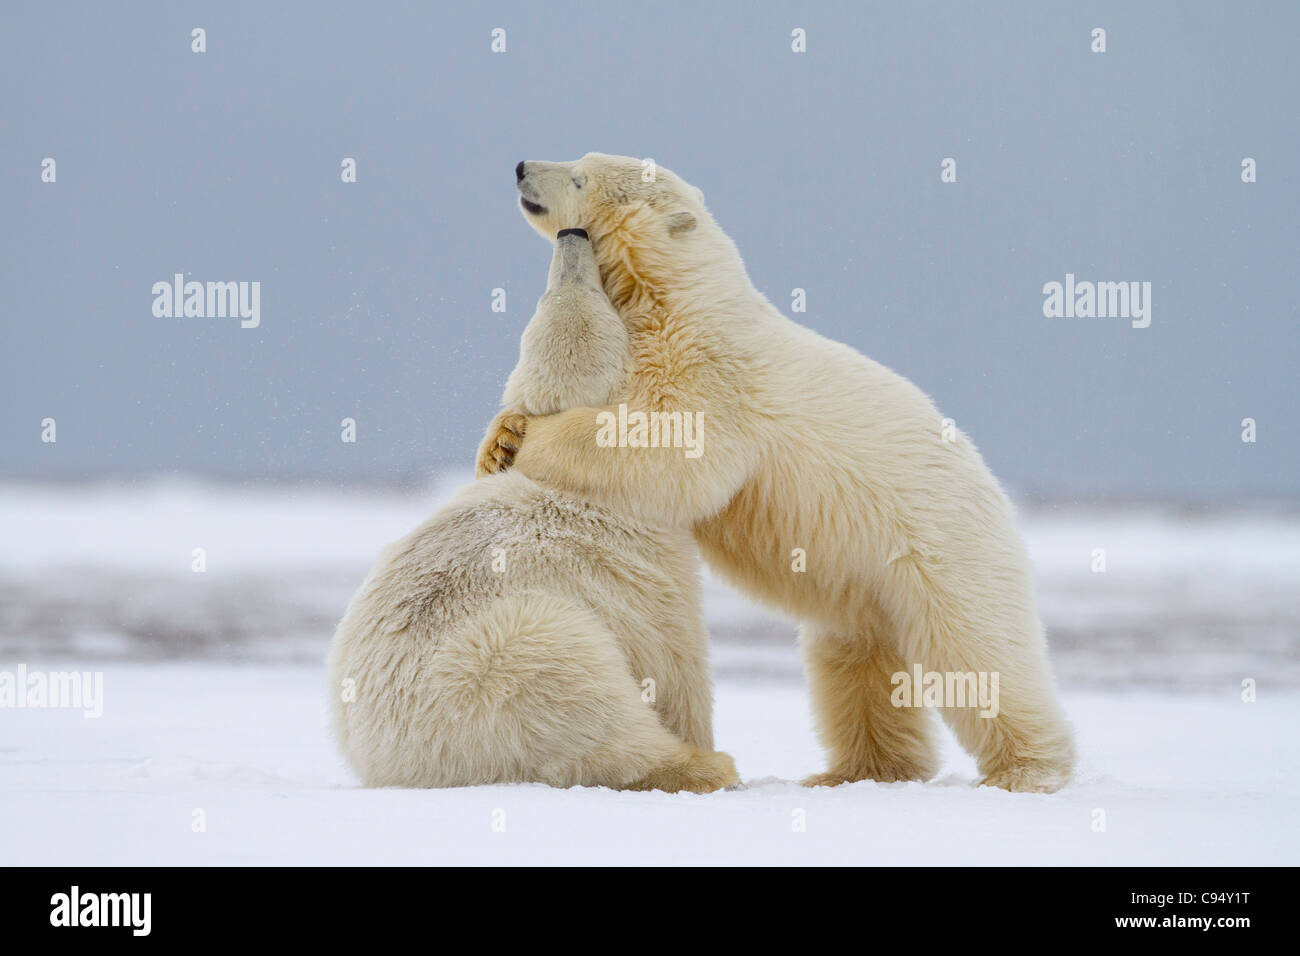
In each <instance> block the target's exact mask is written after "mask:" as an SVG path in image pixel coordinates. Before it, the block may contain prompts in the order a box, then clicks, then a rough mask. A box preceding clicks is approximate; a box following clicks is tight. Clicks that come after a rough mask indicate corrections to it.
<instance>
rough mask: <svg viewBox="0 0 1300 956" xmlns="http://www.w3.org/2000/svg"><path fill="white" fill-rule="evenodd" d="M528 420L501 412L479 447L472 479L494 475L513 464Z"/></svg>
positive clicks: (517, 415) (514, 414)
mask: <svg viewBox="0 0 1300 956" xmlns="http://www.w3.org/2000/svg"><path fill="white" fill-rule="evenodd" d="M527 424H528V419H527V418H526V417H525V416H523V415H520V414H518V413H517V412H501V413H500V414H499V415H497V417H496V418H494V419H492V424H491V425H489V426H488V430H487V435H485V436H484V438H483V444H482V445H480V446H479V451H478V460H477V461H476V462H475V465H474V477H476V478H482V477H483V476H484V475H495V474H496V473H497V472H499V471H505V470H506V469H507V468H509V467H510V466H511V465H513V464H514V461H515V455H516V454H518V452H519V448H520V446H521V445H523V442H524V429H525V427H526V426H527Z"/></svg>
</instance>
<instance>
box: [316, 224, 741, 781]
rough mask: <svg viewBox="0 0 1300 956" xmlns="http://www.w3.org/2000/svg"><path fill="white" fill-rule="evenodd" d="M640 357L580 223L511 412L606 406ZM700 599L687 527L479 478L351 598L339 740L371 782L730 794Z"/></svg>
mask: <svg viewBox="0 0 1300 956" xmlns="http://www.w3.org/2000/svg"><path fill="white" fill-rule="evenodd" d="M627 361H628V341H627V332H626V330H625V329H624V328H623V323H622V320H621V319H620V318H619V316H618V314H617V313H616V312H614V310H613V309H612V308H611V306H610V305H609V302H608V300H607V299H606V298H605V295H604V293H603V292H602V291H601V288H600V277H599V275H598V273H597V271H596V265H595V260H594V258H593V256H592V252H591V245H590V243H589V242H588V241H587V236H586V233H585V232H583V231H582V230H580V229H576V230H564V231H562V232H560V233H559V235H558V237H557V239H556V245H555V252H554V256H553V257H552V262H551V272H550V277H549V281H548V284H547V292H546V294H545V295H544V296H543V297H542V299H541V301H540V302H539V303H538V307H537V312H536V314H535V315H534V316H533V319H532V321H531V322H530V323H529V325H528V328H527V330H526V331H525V332H524V336H523V340H522V344H521V348H520V359H519V365H518V367H517V368H516V369H515V370H514V372H513V373H512V374H511V376H510V379H509V382H508V383H507V386H506V392H505V401H504V405H505V408H506V409H507V411H510V412H515V413H523V414H527V415H542V414H549V413H554V412H557V411H560V410H562V409H563V408H566V407H568V406H569V405H573V404H578V405H581V404H600V403H602V402H605V401H607V400H608V399H609V398H610V397H611V396H612V395H613V394H614V393H615V392H617V390H618V389H619V388H620V387H621V385H622V381H623V378H624V376H625V366H626V364H627ZM503 420H507V421H508V420H509V416H506V417H505V418H504V419H503ZM507 444H509V442H508V441H507ZM700 601H701V598H700V586H699V567H698V558H697V552H696V548H695V546H694V543H693V541H692V540H691V535H690V532H689V531H688V530H685V529H680V528H672V527H669V526H654V525H649V524H647V523H645V522H641V521H637V520H634V519H633V518H631V517H629V516H628V515H625V514H621V513H619V512H617V511H616V510H613V509H608V508H603V507H599V506H596V505H593V504H590V503H587V502H584V501H581V500H579V499H576V498H573V497H570V496H567V495H564V494H562V493H559V492H555V491H550V490H547V489H545V488H542V487H541V486H540V485H537V484H535V483H534V482H532V481H530V480H529V479H528V478H526V477H524V476H523V475H522V474H519V473H517V472H515V473H510V474H502V475H496V476H493V477H490V478H484V479H482V480H480V481H476V482H474V483H473V484H472V485H469V486H468V487H466V488H462V489H461V490H460V491H459V492H458V493H457V494H456V495H455V496H454V497H453V499H452V500H451V501H450V503H448V504H447V505H446V506H445V507H444V508H442V509H441V510H440V511H439V512H438V513H437V514H435V515H434V516H433V517H432V518H430V519H429V520H428V521H427V522H425V523H424V524H423V525H422V526H420V527H419V528H417V529H416V530H415V531H413V532H412V533H411V534H409V535H407V536H406V537H405V538H403V539H402V540H401V541H398V542H397V543H396V544H394V545H391V546H390V547H388V548H387V549H386V550H385V551H384V552H383V553H382V554H381V556H380V558H379V561H378V563H377V564H376V565H375V567H374V569H373V570H372V571H371V573H370V576H369V577H368V578H367V579H366V581H365V583H364V584H362V586H361V588H360V590H359V591H358V592H357V594H356V596H355V597H354V598H353V599H352V603H351V604H350V605H349V606H348V609H347V612H346V614H345V615H344V617H343V620H342V622H341V623H340V624H339V626H338V630H337V632H336V633H335V635H334V642H333V645H332V647H331V649H330V653H329V674H330V683H331V688H332V692H333V697H334V728H335V733H336V736H337V738H338V742H339V745H340V747H341V749H342V751H343V753H344V755H345V756H346V757H347V760H348V762H349V763H350V764H351V766H352V767H353V769H354V770H355V771H356V772H357V774H358V775H359V776H360V777H361V779H362V781H364V783H365V784H366V785H367V786H403V787H456V786H469V785H473V784H487V783H505V782H512V781H513V782H524V781H533V782H540V783H547V784H550V785H552V786H556V787H570V786H606V787H617V788H627V789H658V790H669V791H677V790H691V791H697V792H704V791H709V790H716V789H718V788H720V787H725V786H728V785H730V784H733V783H735V782H736V780H737V777H736V770H735V765H734V764H733V763H732V760H731V758H730V757H729V756H728V755H726V754H724V753H715V752H713V731H712V686H711V681H710V677H709V665H708V635H707V633H706V631H705V627H704V620H703V613H702V611H701V603H700ZM651 681H652V682H653V683H652V684H651V683H649V682H651ZM649 689H653V694H651V695H649V696H651V697H652V698H653V706H652V705H651V704H648V703H646V702H645V701H644V700H643V696H642V695H643V691H645V690H649Z"/></svg>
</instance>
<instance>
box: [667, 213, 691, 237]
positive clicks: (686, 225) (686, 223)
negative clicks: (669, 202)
mask: <svg viewBox="0 0 1300 956" xmlns="http://www.w3.org/2000/svg"><path fill="white" fill-rule="evenodd" d="M695 226H696V222H695V215H694V213H689V212H685V211H683V212H675V213H673V214H672V215H671V216H669V217H668V235H670V236H673V237H676V236H680V235H682V234H684V233H687V232H690V231H691V230H692V229H694V228H695Z"/></svg>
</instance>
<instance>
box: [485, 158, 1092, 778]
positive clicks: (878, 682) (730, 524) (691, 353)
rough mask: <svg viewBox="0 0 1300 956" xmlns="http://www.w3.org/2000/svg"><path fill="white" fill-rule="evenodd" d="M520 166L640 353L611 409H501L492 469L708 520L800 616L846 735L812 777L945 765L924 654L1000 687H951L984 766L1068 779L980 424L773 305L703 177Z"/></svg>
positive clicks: (712, 551) (752, 584)
mask: <svg viewBox="0 0 1300 956" xmlns="http://www.w3.org/2000/svg"><path fill="white" fill-rule="evenodd" d="M515 176H516V181H517V186H518V190H519V195H520V199H519V201H520V205H521V206H522V209H523V214H524V217H525V219H526V220H527V221H528V222H529V223H530V224H531V225H532V226H533V227H535V228H536V229H537V230H538V231H539V232H541V233H542V234H543V235H550V234H551V233H552V232H553V231H554V228H555V226H556V224H557V223H578V224H579V225H581V226H583V227H584V228H586V229H587V231H588V232H589V233H590V237H591V242H592V244H593V246H594V247H595V252H596V259H597V262H598V264H599V267H600V274H601V279H602V283H603V285H604V288H605V291H606V292H607V294H608V295H609V297H610V300H611V301H612V302H613V304H614V306H615V307H616V308H617V309H618V310H619V312H620V313H621V314H622V316H623V319H624V322H625V323H626V325H627V327H628V329H629V332H630V334H631V336H632V349H631V354H632V356H633V359H634V361H633V367H632V370H631V374H630V375H629V376H628V378H627V380H626V384H625V386H624V388H623V390H622V392H621V393H620V394H619V395H618V396H617V398H616V399H615V401H613V402H610V403H607V405H606V406H604V407H589V408H576V407H575V408H570V409H568V410H567V411H564V412H561V413H560V414H557V415H549V416H543V417H526V418H525V419H523V420H519V419H513V420H511V422H510V430H509V431H508V432H507V431H505V430H504V429H503V423H502V420H501V419H498V420H497V421H494V422H493V423H492V424H491V425H490V426H489V429H488V434H487V435H486V436H485V439H484V445H483V447H484V449H488V450H489V451H488V452H487V453H481V454H480V458H479V468H480V470H481V471H492V470H494V469H499V468H501V467H511V462H512V461H513V467H514V468H515V469H517V470H518V471H521V472H523V473H524V474H526V475H528V476H529V477H530V478H532V479H534V480H536V481H538V482H540V483H541V484H543V485H545V486H546V487H548V488H553V489H556V490H558V491H562V492H568V493H574V494H581V495H583V496H584V497H585V498H586V499H587V500H590V501H593V502H596V503H599V504H601V505H604V506H605V507H609V508H615V509H617V510H619V511H621V512H622V511H626V512H629V513H632V514H636V515H638V516H640V517H641V518H642V519H643V520H645V521H651V522H659V523H664V524H669V525H673V526H678V525H689V526H692V527H693V529H694V533H695V540H696V542H697V543H698V544H699V545H700V548H701V551H702V553H703V555H704V558H705V560H706V562H707V563H708V564H710V565H711V566H712V567H713V568H714V569H716V570H717V571H718V572H720V574H721V575H722V576H723V577H724V578H726V579H728V580H729V581H730V582H731V583H733V584H734V585H735V586H737V587H738V588H740V589H741V590H742V591H744V592H746V593H748V594H750V595H752V596H754V597H755V598H757V599H759V600H761V601H763V602H765V603H767V604H769V605H771V606H773V607H775V608H777V609H780V610H782V611H784V612H786V613H788V614H790V615H792V616H794V617H796V618H798V619H799V620H800V621H801V622H802V626H801V629H800V645H801V647H802V650H803V654H804V660H805V667H806V671H807V676H808V681H809V686H810V691H811V695H812V698H813V704H814V710H815V712H816V717H817V724H818V730H819V734H820V737H821V739H822V742H823V745H824V746H825V748H826V750H827V751H828V754H829V768H828V770H827V772H825V773H823V774H819V775H816V776H813V777H811V778H809V779H808V780H806V781H805V783H807V784H809V785H834V784H837V783H843V782H848V781H855V780H863V779H872V780H877V781H894V780H917V779H920V780H923V779H928V778H929V777H931V776H932V775H933V774H934V773H935V772H936V769H937V765H938V760H937V754H936V749H935V743H934V741H933V737H932V732H933V731H932V723H933V722H932V720H931V719H930V718H929V715H928V714H927V713H926V709H925V708H923V707H914V706H898V704H899V701H900V696H899V695H897V694H896V693H895V692H896V691H898V690H899V689H900V687H901V682H903V681H906V680H907V679H908V678H909V677H910V676H911V675H913V674H915V673H917V671H918V670H923V673H924V674H925V675H926V679H927V680H928V679H929V675H931V674H935V675H938V676H939V678H940V679H941V680H943V681H944V682H945V684H947V685H948V686H952V687H957V686H958V685H959V684H961V682H962V681H964V680H966V679H972V680H973V679H976V678H978V679H980V680H984V679H988V680H989V683H990V685H992V686H996V687H997V697H998V701H997V706H996V707H994V708H987V707H979V708H977V707H971V706H959V705H958V704H959V701H958V700H956V699H955V698H953V697H938V698H936V699H935V701H934V702H935V703H938V704H943V705H948V706H943V707H941V713H942V715H943V717H944V718H945V719H946V721H947V722H948V724H949V725H950V726H951V728H952V730H953V731H954V732H955V734H956V736H957V738H958V739H959V740H960V742H961V743H962V745H963V746H964V747H965V748H966V749H967V750H968V751H970V752H971V753H972V754H974V755H975V757H976V760H977V763H978V766H979V770H980V773H981V775H982V780H981V782H982V783H984V784H988V785H992V786H997V787H1003V788H1005V789H1008V790H1017V791H1024V790H1028V791H1052V790H1056V789H1058V788H1059V787H1061V786H1062V785H1063V784H1064V783H1066V781H1067V780H1068V779H1069V777H1070V775H1071V772H1072V768H1073V764H1074V745H1073V740H1072V734H1071V731H1070V728H1069V725H1068V724H1067V722H1066V720H1065V718H1064V715H1063V713H1062V711H1061V708H1060V706H1059V704H1058V702H1057V694H1056V689H1055V685H1054V681H1053V678H1052V674H1051V670H1050V668H1049V666H1048V660H1047V648H1046V643H1045V640H1044V636H1043V627H1042V624H1041V622H1040V620H1039V617H1038V613H1037V610H1036V607H1035V601H1034V593H1033V587H1032V580H1031V578H1032V575H1031V569H1030V565H1029V560H1028V557H1027V555H1026V552H1025V548H1024V546H1023V544H1022V542H1021V540H1020V537H1019V534H1018V533H1017V531H1016V527H1015V523H1014V519H1013V516H1012V511H1011V507H1010V504H1009V503H1008V501H1007V498H1006V496H1005V495H1004V493H1003V491H1002V489H1001V487H1000V486H999V484H998V482H997V480H996V479H995V478H994V477H993V475H992V473H991V472H990V471H989V469H988V467H987V466H986V465H985V464H984V462H983V460H982V459H981V457H980V455H979V453H978V452H977V451H976V449H975V446H974V445H973V444H972V443H971V441H970V439H968V438H967V437H966V436H965V435H964V434H961V433H960V432H957V431H955V430H952V429H945V427H944V421H943V419H942V418H941V417H940V414H939V412H938V411H937V410H936V409H935V407H934V405H933V404H932V403H931V401H930V400H929V398H928V397H927V396H926V395H925V394H923V393H922V392H921V391H920V390H919V389H918V388H916V387H915V386H914V385H913V384H912V383H911V382H909V381H907V380H906V379H904V378H903V377H902V376H900V375H898V374H896V373H894V372H892V371H890V370H889V369H887V368H885V367H884V366H882V365H879V364H877V363H876V362H873V361H872V360H870V359H868V358H866V357H865V356H863V355H861V354H860V353H858V352H857V351H855V350H854V349H852V348H850V347H848V346H847V345H842V344H840V343H837V342H832V341H829V340H827V339H825V338H823V337H822V336H820V335H818V334H816V333H815V332H813V331H811V330H809V329H807V328H804V327H803V326H800V325H797V324H796V323H794V322H792V321H790V320H789V319H787V318H786V317H785V316H783V315H782V314H781V313H780V312H778V311H777V310H776V309H775V308H774V307H773V306H772V305H771V304H770V303H769V302H768V301H767V299H766V298H764V297H763V295H761V294H760V293H759V292H758V291H757V290H756V289H755V288H754V286H753V284H752V283H751V282H750V280H749V277H748V275H747V274H746V272H745V267H744V264H743V263H742V262H741V258H740V254H739V253H738V252H737V250H736V247H735V245H734V244H733V243H732V241H731V239H730V238H728V236H727V235H726V233H724V232H723V231H722V229H721V228H719V227H718V225H717V223H716V222H714V220H713V218H712V216H711V215H710V214H709V212H708V210H707V209H706V208H705V205H704V197H703V194H702V193H701V192H700V191H699V190H697V189H695V188H693V187H691V186H690V185H688V184H687V183H685V182H684V181H683V180H681V179H680V178H678V177H677V176H675V175H673V174H672V173H671V172H669V171H668V170H666V169H664V168H663V167H655V165H654V164H653V163H652V162H651V161H648V160H646V161H642V160H637V159H631V158H627V157H618V156H607V155H602V154H598V153H591V154H588V155H587V156H585V157H583V158H582V159H580V160H577V161H575V162H533V161H526V162H522V163H520V164H519V165H518V166H517V167H516V169H515ZM619 405H622V406H625V410H624V413H625V414H626V409H642V410H647V411H655V410H657V411H660V412H661V413H663V412H682V413H690V412H696V413H701V414H702V415H703V417H704V418H705V419H706V420H707V422H708V423H710V424H711V426H712V429H711V435H712V438H711V440H710V441H708V442H706V443H705V446H704V452H703V454H702V455H701V456H700V457H698V458H693V459H692V458H687V457H685V456H683V455H682V454H681V452H680V451H678V450H677V449H673V448H663V447H659V448H644V447H632V445H633V443H632V442H630V441H629V442H627V443H625V444H623V445H620V446H612V447H602V446H600V445H598V444H596V443H594V442H593V441H592V431H593V424H592V423H593V419H594V418H595V416H597V415H599V414H601V413H611V412H614V411H616V408H617V406H619ZM521 433H526V438H525V439H524V440H523V442H522V445H521V447H520V443H519V441H518V435H519V434H521ZM506 446H509V447H506ZM516 447H517V451H515V450H512V449H514V448H516ZM904 675H906V676H904ZM994 681H996V684H993V682H994ZM918 691H919V688H918ZM909 696H911V695H902V698H901V699H902V701H903V703H915V697H919V696H920V694H919V693H918V694H916V695H915V696H914V697H912V699H911V700H909V699H908V698H909ZM990 710H995V711H996V716H994V715H992V714H991V713H990Z"/></svg>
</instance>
